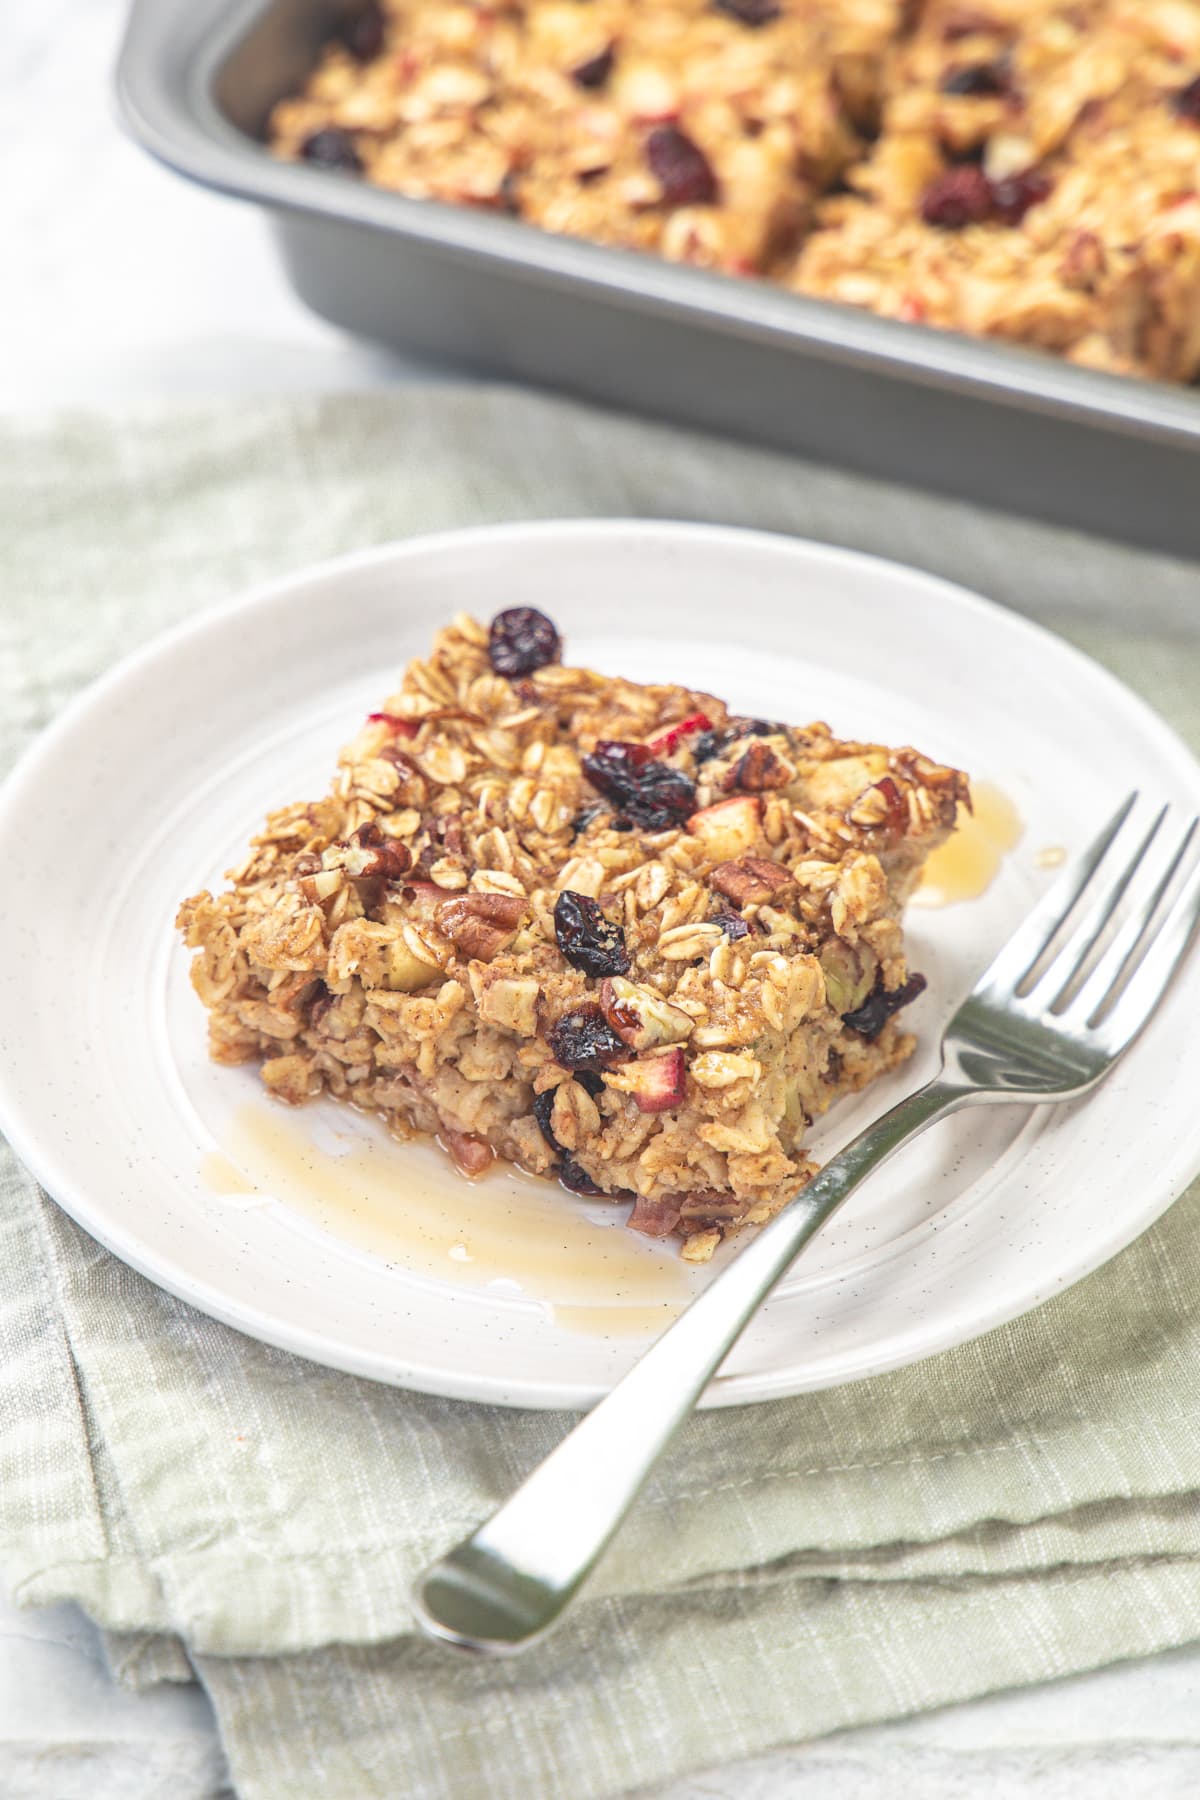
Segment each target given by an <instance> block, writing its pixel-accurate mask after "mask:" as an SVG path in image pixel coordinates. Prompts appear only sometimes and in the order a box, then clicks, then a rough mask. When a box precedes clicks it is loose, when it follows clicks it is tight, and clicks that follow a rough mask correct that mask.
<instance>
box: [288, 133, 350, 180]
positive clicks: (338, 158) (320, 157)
mask: <svg viewBox="0 0 1200 1800" xmlns="http://www.w3.org/2000/svg"><path fill="white" fill-rule="evenodd" d="M300 154H301V156H302V157H303V158H304V160H305V162H310V163H315V164H316V165H317V167H318V168H319V169H337V170H338V171H340V173H341V174H343V175H361V174H362V169H363V166H362V159H361V157H360V156H359V154H358V151H357V150H356V149H355V147H354V139H353V138H352V137H351V136H350V133H349V132H348V131H343V130H342V128H341V126H340V125H325V126H323V127H322V128H321V130H320V131H314V132H313V134H312V136H311V137H307V138H305V140H304V142H303V143H302V144H301V146H300Z"/></svg>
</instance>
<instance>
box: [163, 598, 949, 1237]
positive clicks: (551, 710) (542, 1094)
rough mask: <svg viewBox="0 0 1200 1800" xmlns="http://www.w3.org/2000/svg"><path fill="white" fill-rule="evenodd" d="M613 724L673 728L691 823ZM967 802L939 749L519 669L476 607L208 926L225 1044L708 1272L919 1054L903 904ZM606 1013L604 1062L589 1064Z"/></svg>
mask: <svg viewBox="0 0 1200 1800" xmlns="http://www.w3.org/2000/svg"><path fill="white" fill-rule="evenodd" d="M681 725H682V726H683V727H684V728H683V729H682V730H681V731H675V730H673V729H672V728H674V727H677V726H681ZM604 740H617V741H618V742H622V743H626V744H628V743H630V742H633V743H637V744H649V743H651V741H654V740H656V742H655V747H654V749H653V751H652V752H651V756H650V760H651V764H652V765H655V764H657V765H659V766H660V768H665V769H666V770H668V771H674V773H673V774H670V775H668V776H667V777H666V779H667V780H668V781H670V782H672V783H674V786H675V790H676V791H680V790H681V791H682V792H683V795H684V804H683V806H682V809H681V810H678V816H677V818H676V819H675V820H673V821H672V822H671V823H670V824H669V825H667V826H666V827H665V828H663V829H650V828H647V827H646V826H645V825H641V826H639V825H637V824H636V823H631V822H630V819H629V818H628V817H627V816H626V814H625V812H623V810H622V807H621V805H620V804H618V803H617V802H616V801H614V800H613V799H612V797H611V796H610V797H608V798H606V797H605V795H604V794H603V793H602V792H600V791H599V790H598V788H597V787H596V786H595V785H593V783H592V782H591V781H589V779H588V776H587V774H586V773H585V770H584V767H583V764H582V760H581V759H582V758H583V757H585V756H586V755H587V754H588V753H590V752H591V751H593V749H594V748H595V746H596V744H597V743H598V742H601V741H604ZM764 777H766V778H767V781H764ZM747 784H748V785H747ZM693 790H694V791H693ZM966 798H967V788H966V781H965V778H964V777H963V776H962V775H960V774H959V773H958V772H957V771H955V770H953V769H949V768H945V767H942V766H940V765H938V764H936V763H932V762H930V761H928V760H927V759H926V758H924V757H922V756H920V755H919V754H918V753H917V752H915V751H913V750H909V749H902V750H888V749H885V748H883V747H881V746H878V745H874V744H866V743H858V742H847V741H840V740H838V739H837V738H835V737H833V736H832V734H831V733H830V731H829V729H828V727H827V726H825V725H824V724H813V725H809V726H807V727H805V728H803V729H795V728H788V727H784V726H782V725H774V724H773V723H770V722H764V721H752V720H745V719H741V720H739V719H733V718H731V716H730V714H729V713H728V711H727V709H726V707H725V706H724V704H723V703H722V702H721V701H720V700H717V699H715V698H714V697H713V696H711V695H707V694H700V693H695V692H692V691H690V690H688V689H685V688H681V687H675V686H670V685H660V684H651V685H640V684H637V683H634V682H629V681H622V680H614V679H610V678H607V677H603V676H600V675H597V674H594V673H593V672H591V671H589V670H587V669H575V668H569V667H564V666H563V665H561V664H560V663H557V662H554V663H550V664H548V665H546V666H543V667H540V668H536V669H534V670H532V671H531V672H530V673H528V674H525V675H522V676H519V677H518V678H516V679H515V680H513V681H510V680H507V679H504V678H502V677H501V676H499V675H497V674H495V673H494V672H493V669H492V666H491V662H490V659H489V652H488V634H487V631H486V630H485V628H483V627H482V626H480V625H479V624H478V623H476V622H475V621H474V620H472V619H470V618H467V617H464V616H460V617H459V618H458V619H456V620H455V622H454V624H453V625H451V626H450V627H449V628H447V629H446V630H444V631H442V632H441V633H440V634H439V635H438V637H437V639H436V641H435V645H434V649H433V653H432V655H431V656H430V658H429V659H428V660H427V661H418V662H414V663H413V664H412V665H411V666H410V667H409V669H408V670H407V672H406V673H405V675H404V678H403V680H402V682H401V685H400V687H399V689H398V690H397V692H396V693H394V694H393V695H392V696H391V697H390V698H389V699H388V700H387V701H386V703H385V706H384V709H383V711H382V713H381V714H379V715H373V716H372V718H371V719H369V720H368V721H367V722H366V723H365V724H364V725H363V727H362V728H361V730H360V731H359V732H358V734H357V736H356V737H355V738H354V739H353V740H352V742H351V743H350V744H349V745H347V747H346V748H345V750H344V751H343V752H342V754H341V757H340V759H339V768H338V773H337V776H336V779H335V781H334V784H333V788H332V791H331V792H330V794H329V795H328V796H327V797H326V798H325V799H323V800H319V801H316V802H315V803H311V804H304V803H300V804H297V805H293V806H288V807H285V808H283V809H282V810H281V811H279V812H276V813H273V814H272V815H271V817H270V818H269V820H268V821H267V825H266V829H265V830H264V831H263V832H262V833H261V835H260V836H258V837H257V838H255V839H254V840H253V844H252V848H251V850H250V852H249V854H248V855H247V856H246V857H245V859H244V860H243V861H242V862H241V863H240V864H239V865H238V867H236V868H235V869H233V870H231V871H230V872H229V877H228V878H229V881H230V884H231V885H230V887H229V888H228V889H227V890H226V891H225V892H224V893H222V894H219V895H217V896H216V897H214V896H213V895H212V894H209V893H207V892H205V893H200V894H197V895H195V896H193V897H192V898H191V899H189V900H187V901H185V902H184V904H183V905H182V907H181V908H180V913H179V924H180V926H181V928H182V929H183V931H184V933H185V936H186V940H187V943H188V945H189V946H190V947H191V948H192V949H193V950H195V951H196V952H197V954H196V957H195V959H194V963H193V981H194V984H195V987H196V990H197V992H198V993H199V995H200V998H201V999H202V1000H203V1001H204V1003H205V1005H206V1006H207V1007H208V1009H209V1033H210V1045H211V1051H212V1054H213V1056H214V1057H215V1058H216V1059H217V1060H218V1061H221V1062H229V1063H238V1062H243V1061H247V1060H252V1059H257V1060H259V1061H260V1062H261V1065H262V1076H263V1080H264V1081H265V1083H266V1085H267V1087H268V1088H269V1089H270V1090H271V1092H272V1093H274V1094H275V1095H277V1096H278V1097H280V1098H281V1099H284V1100H287V1101H291V1102H300V1101H303V1100H305V1099H308V1098H310V1097H311V1096H314V1095H316V1094H318V1093H320V1092H321V1091H322V1090H326V1091H328V1092H330V1093H332V1094H334V1095H335V1096H337V1097H338V1098H341V1099H349V1100H352V1101H353V1102H354V1103H355V1104H356V1105H358V1106H362V1107H366V1108H368V1109H372V1110H375V1111H378V1112H379V1113H381V1114H382V1115H383V1117H384V1119H385V1120H386V1121H387V1124H388V1125H389V1127H390V1128H391V1129H392V1130H393V1131H394V1132H396V1133H397V1134H398V1135H401V1136H404V1135H407V1134H408V1133H409V1132H410V1131H411V1130H413V1129H416V1130H420V1131H427V1132H433V1131H436V1132H438V1133H440V1135H441V1136H442V1138H443V1141H444V1142H446V1143H447V1145H448V1146H449V1148H450V1149H451V1152H452V1154H454V1156H455V1159H456V1160H457V1161H458V1162H459V1163H460V1165H461V1166H463V1167H464V1168H467V1169H468V1170H469V1171H470V1172H472V1173H477V1172H479V1170H480V1168H481V1167H482V1166H485V1165H486V1162H487V1161H488V1160H489V1158H490V1155H491V1154H492V1153H494V1154H495V1155H498V1156H501V1157H505V1158H508V1159H509V1160H511V1161H513V1162H517V1163H520V1164H522V1165H523V1166H524V1167H526V1168H528V1169H531V1170H534V1171H537V1172H539V1173H547V1174H549V1173H552V1172H554V1171H555V1170H556V1169H561V1168H564V1167H565V1168H567V1170H568V1176H569V1179H570V1180H571V1181H572V1182H573V1183H574V1184H575V1185H578V1184H579V1183H581V1182H583V1181H590V1182H591V1183H592V1184H594V1186H595V1187H596V1188H597V1189H598V1190H600V1191H602V1192H604V1193H607V1194H611V1195H613V1196H614V1197H621V1196H624V1197H626V1198H628V1197H631V1196H636V1197H637V1200H638V1208H637V1213H636V1215H635V1219H634V1223H635V1225H637V1226H638V1228H640V1229H644V1230H648V1231H651V1232H654V1233H657V1234H665V1233H667V1232H670V1231H672V1230H674V1231H677V1232H678V1233H679V1234H680V1235H681V1236H682V1237H683V1238H684V1239H685V1247H684V1254H685V1255H687V1256H689V1257H692V1258H694V1259H703V1258H704V1257H706V1256H708V1255H711V1253H712V1250H713V1248H714V1247H715V1245H716V1244H717V1243H718V1242H719V1241H720V1238H721V1237H722V1236H723V1235H724V1234H725V1233H726V1232H728V1231H729V1230H732V1229H734V1228H736V1227H737V1226H740V1225H743V1224H747V1223H760V1222H762V1221H763V1220H765V1219H767V1218H769V1217H770V1216H771V1214H772V1213H773V1212H775V1211H777V1210H778V1208H779V1207H780V1206H781V1205H782V1204H783V1203H784V1202H785V1200H786V1199H788V1198H789V1197H790V1196H791V1194H793V1193H794V1192H795V1190H796V1187H797V1186H798V1185H799V1184H800V1183H801V1182H802V1181H803V1180H804V1179H805V1178H806V1177H807V1176H808V1175H810V1174H811V1173H812V1172H813V1171H814V1168H815V1165H814V1164H813V1163H812V1162H811V1160H810V1159H809V1158H808V1157H807V1156H806V1155H805V1153H804V1150H803V1148H802V1141H803V1137H804V1133H805V1130H806V1128H807V1126H808V1125H809V1123H810V1122H811V1120H812V1119H813V1118H814V1117H815V1116H816V1115H817V1114H818V1113H820V1112H823V1111H824V1110H825V1108H826V1107H827V1106H828V1105H829V1103H830V1102H831V1101H832V1100H833V1099H835V1098H837V1097H838V1096H839V1095H841V1094H844V1093H848V1092H851V1091H853V1090H855V1089H858V1088H861V1087H862V1086H863V1085H864V1084H865V1083H866V1082H868V1081H870V1080H872V1079H874V1077H875V1076H877V1075H879V1074H882V1073H883V1072H884V1071H885V1070H887V1069H890V1068H892V1067H893V1066H894V1065H895V1064H897V1063H898V1062H900V1061H902V1060H903V1059H904V1058H905V1057H906V1056H907V1055H908V1054H909V1052H910V1050H911V1048H912V1039H911V1038H910V1037H908V1036H906V1035H905V1034H904V1033H903V1032H902V1031H901V1030H900V1029H899V1027H898V1025H897V1023H896V1021H895V1019H894V1018H886V1022H882V1021H883V1020H884V1018H885V1014H886V1011H887V1007H886V1001H885V1000H884V996H885V995H887V994H889V993H891V994H895V993H896V992H897V991H898V990H899V989H901V988H902V987H903V985H904V983H905V981H906V979H907V975H908V972H907V970H906V967H905V962H904V952H903V945H902V939H901V930H900V925H899V915H900V911H901V908H902V906H903V904H904V901H905V899H906V898H907V895H908V893H909V892H910V890H911V888H912V886H913V884H914V882H915V880H916V878H917V875H918V873H919V870H920V866H921V864H922V862H923V861H924V859H925V857H926V856H927V854H928V853H929V851H930V850H931V849H932V848H934V847H935V846H936V845H937V844H938V843H940V842H941V841H942V840H943V839H944V838H945V837H946V835H947V834H948V833H949V831H950V830H951V829H952V827H953V824H954V818H955V811H956V807H957V804H958V802H959V801H960V800H965V799H966ZM689 809H694V810H689ZM564 892H566V893H568V894H569V895H573V896H575V899H574V900H572V901H571V902H570V903H569V904H570V906H571V907H573V908H574V910H575V913H576V914H578V913H579V912H580V910H581V909H582V910H583V911H587V910H588V908H587V902H588V901H589V900H595V901H596V902H598V904H599V907H600V909H601V912H602V914H603V916H604V920H605V921H606V922H607V923H606V927H605V936H604V941H603V944H602V946H601V950H600V952H599V954H600V955H601V958H602V959H603V958H604V957H608V958H610V964H609V965H606V966H605V967H603V968H597V969H594V970H592V971H590V972H589V971H588V970H587V969H585V968H584V967H582V966H579V962H578V956H577V953H576V952H575V951H574V950H568V952H567V954H564V950H563V948H560V942H566V940H564V939H561V937H560V930H561V926H562V921H563V919H564V918H565V917H566V914H565V913H564V912H563V907H564V905H566V904H567V903H564V902H562V900H561V896H562V895H563V893H564ZM556 912H557V913H558V914H559V929H556ZM614 944H615V945H616V946H617V952H621V950H622V947H623V954H621V955H620V956H619V960H620V961H621V962H623V963H624V964H625V968H624V972H623V973H613V972H612V968H613V967H615V964H612V963H611V958H612V957H613V956H614V954H615V953H614V949H613V946H614ZM569 957H573V958H575V961H574V963H573V961H572V960H569ZM872 997H873V998H872ZM865 1002H869V1003H870V1005H869V1007H868V1011H870V1009H871V1008H874V1009H875V1012H876V1017H874V1018H869V1019H868V1018H867V1017H866V1016H865V1015H863V1014H861V1013H857V1017H858V1019H859V1024H860V1025H861V1027H862V1028H861V1029H855V1028H854V1027H853V1026H852V1025H850V1024H848V1023H847V1022H846V1021H845V1019H844V1017H843V1015H845V1014H856V1009H860V1008H861V1007H862V1006H863V1005H864V1003H865ZM581 1008H582V1009H583V1014H584V1022H585V1024H586V1023H587V1022H588V1021H590V1022H591V1024H592V1025H593V1026H596V1027H598V1029H599V1030H600V1033H601V1040H600V1041H601V1054H600V1056H599V1059H598V1060H596V1061H594V1062H593V1063H592V1064H591V1066H590V1067H583V1066H581V1065H578V1064H577V1065H576V1066H575V1067H569V1066H566V1065H567V1063H570V1061H571V1058H572V1054H573V1050H574V1044H575V1038H574V1037H573V1036H572V1035H571V1024H572V1021H571V1020H567V1025H566V1026H565V1027H564V1024H563V1021H564V1018H565V1016H566V1015H572V1014H577V1013H578V1011H579V1009H581ZM879 1023H881V1028H880V1029H878V1031H877V1032H876V1034H875V1035H873V1036H872V1035H868V1034H869V1033H870V1032H872V1031H874V1030H875V1026H876V1024H879ZM548 1039H551V1040H553V1047H552V1043H551V1042H550V1041H548ZM605 1045H607V1049H605V1048H604V1046H605ZM560 1056H561V1057H564V1058H565V1059H566V1061H565V1062H564V1061H560V1060H557V1058H558V1057H560Z"/></svg>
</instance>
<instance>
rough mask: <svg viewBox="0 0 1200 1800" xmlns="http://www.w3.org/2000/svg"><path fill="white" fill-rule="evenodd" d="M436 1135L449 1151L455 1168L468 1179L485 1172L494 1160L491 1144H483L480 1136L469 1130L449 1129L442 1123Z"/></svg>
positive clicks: (470, 1179)
mask: <svg viewBox="0 0 1200 1800" xmlns="http://www.w3.org/2000/svg"><path fill="white" fill-rule="evenodd" d="M438 1135H439V1136H440V1137H441V1140H442V1142H443V1143H444V1144H445V1146H446V1149H447V1150H448V1151H449V1152H450V1159H451V1161H452V1162H453V1164H454V1166H455V1168H456V1169H457V1170H458V1172H459V1174H460V1175H465V1176H466V1178H467V1180H468V1181H474V1180H475V1179H476V1178H477V1177H478V1176H480V1175H484V1174H486V1173H487V1171H488V1170H489V1169H490V1168H491V1166H492V1164H493V1163H494V1162H495V1160H496V1152H495V1151H494V1150H493V1149H492V1147H491V1145H490V1144H485V1143H484V1141H483V1139H482V1138H477V1137H472V1135H471V1133H470V1132H469V1131H451V1130H450V1127H449V1126H448V1125H443V1126H442V1129H441V1131H440V1133H439V1134H438Z"/></svg>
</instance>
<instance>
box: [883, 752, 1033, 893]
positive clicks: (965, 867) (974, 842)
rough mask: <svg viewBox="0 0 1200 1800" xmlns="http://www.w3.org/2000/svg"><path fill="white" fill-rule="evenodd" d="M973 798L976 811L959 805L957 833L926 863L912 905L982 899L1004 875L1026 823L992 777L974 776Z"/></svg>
mask: <svg viewBox="0 0 1200 1800" xmlns="http://www.w3.org/2000/svg"><path fill="white" fill-rule="evenodd" d="M971 799H972V802H973V803H974V808H975V810H974V812H968V811H967V809H966V807H965V806H960V807H959V809H958V824H957V826H956V827H955V831H954V835H953V837H950V838H948V839H947V840H946V842H945V843H944V844H943V845H942V846H941V848H940V849H937V850H935V851H934V853H933V855H932V856H931V857H930V858H929V861H928V862H927V863H926V864H925V868H924V870H923V872H922V875H921V880H920V884H919V886H918V888H917V890H916V892H915V894H914V895H913V897H912V900H911V901H910V903H909V904H910V905H912V906H953V905H955V904H956V903H957V902H958V901H961V900H978V898H979V896H980V895H981V894H986V892H987V890H988V889H989V888H990V887H991V885H992V883H993V881H994V880H995V879H996V876H997V875H998V874H999V872H1000V864H1001V863H1002V862H1003V861H1004V857H1005V854H1006V853H1007V852H1008V851H1009V850H1011V849H1012V848H1013V845H1014V844H1016V843H1017V842H1019V840H1020V837H1021V833H1022V832H1023V831H1024V829H1025V827H1024V825H1023V824H1022V822H1021V815H1020V814H1019V813H1018V811H1017V809H1016V807H1015V806H1014V805H1013V803H1012V801H1011V800H1010V799H1009V798H1008V795H1007V794H1005V793H1003V792H1002V791H1001V789H1000V788H998V787H993V785H992V784H991V782H989V781H973V782H972V783H971Z"/></svg>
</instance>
